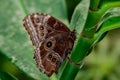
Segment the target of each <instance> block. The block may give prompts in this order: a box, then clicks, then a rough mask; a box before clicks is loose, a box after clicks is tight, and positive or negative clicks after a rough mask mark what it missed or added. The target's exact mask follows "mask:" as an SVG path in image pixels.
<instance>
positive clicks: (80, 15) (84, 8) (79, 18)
mask: <svg viewBox="0 0 120 80" xmlns="http://www.w3.org/2000/svg"><path fill="white" fill-rule="evenodd" d="M89 4H90V3H89V0H84V1H81V2H80V3H79V4H78V5H77V7H76V8H75V11H74V13H73V15H72V19H71V22H70V29H71V30H73V29H76V32H77V33H78V34H80V33H81V31H82V30H83V28H84V25H85V23H86V20H87V15H88V11H89Z"/></svg>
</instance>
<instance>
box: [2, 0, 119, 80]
mask: <svg viewBox="0 0 120 80" xmlns="http://www.w3.org/2000/svg"><path fill="white" fill-rule="evenodd" d="M66 1H67V2H68V0H66ZM79 1H80V0H76V1H75V3H74V5H72V8H71V6H67V7H68V8H69V9H71V11H74V8H75V6H76V5H77V4H78V3H79ZM67 4H70V5H71V4H72V2H69V3H67ZM0 5H1V7H0V80H34V79H37V80H48V77H46V76H45V75H44V74H42V73H41V72H39V70H38V69H37V68H36V65H35V62H34V59H33V49H34V48H33V46H32V44H31V41H30V39H29V35H28V34H27V32H26V31H25V29H24V27H23V25H22V24H23V22H22V20H23V18H24V17H25V16H26V15H27V14H29V13H33V12H43V13H48V14H50V15H52V16H54V17H56V18H58V19H60V20H61V21H62V22H64V23H65V24H66V25H68V26H69V21H70V19H71V17H70V16H71V15H72V12H69V9H68V11H67V9H66V4H65V1H64V0H58V1H57V0H56V1H54V0H0ZM67 13H70V14H67ZM76 80H120V29H115V30H112V31H110V32H109V33H108V34H107V36H106V37H105V38H104V39H103V40H102V41H101V42H100V43H99V44H98V45H97V46H96V47H95V48H94V50H93V51H92V52H91V54H90V55H88V56H87V57H86V58H85V59H84V66H83V67H82V68H81V69H80V71H79V73H78V75H77V77H76Z"/></svg>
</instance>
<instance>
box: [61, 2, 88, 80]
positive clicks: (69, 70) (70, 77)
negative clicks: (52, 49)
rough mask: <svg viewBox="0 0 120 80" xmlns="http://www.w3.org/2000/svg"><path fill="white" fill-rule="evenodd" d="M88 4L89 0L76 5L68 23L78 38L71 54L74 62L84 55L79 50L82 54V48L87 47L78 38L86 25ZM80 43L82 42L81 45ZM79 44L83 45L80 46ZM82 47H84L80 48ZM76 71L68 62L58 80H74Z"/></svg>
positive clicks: (77, 68)
mask: <svg viewBox="0 0 120 80" xmlns="http://www.w3.org/2000/svg"><path fill="white" fill-rule="evenodd" d="M89 4H90V1H89V0H82V1H81V2H80V3H79V4H78V6H77V7H76V8H75V11H74V13H73V16H72V20H71V23H70V29H71V30H73V29H76V32H77V33H78V34H76V35H77V36H78V39H77V40H76V43H75V46H74V49H73V51H72V53H71V59H72V60H73V61H76V62H77V61H79V60H81V59H83V55H84V53H83V54H82V52H80V49H84V50H82V51H83V52H84V51H85V49H86V48H84V47H87V46H86V44H84V40H82V38H80V33H81V31H82V29H83V27H84V25H85V23H86V19H87V15H88V10H89ZM81 41H83V43H82V42H81ZM81 43H82V44H83V45H81ZM82 46H84V47H83V48H81V47H82ZM78 71H79V67H78V66H77V67H76V66H74V65H73V64H71V63H69V62H68V63H67V64H66V66H65V69H64V71H63V73H62V76H61V78H60V80H74V78H75V76H76V74H77V72H78ZM66 74H67V75H66Z"/></svg>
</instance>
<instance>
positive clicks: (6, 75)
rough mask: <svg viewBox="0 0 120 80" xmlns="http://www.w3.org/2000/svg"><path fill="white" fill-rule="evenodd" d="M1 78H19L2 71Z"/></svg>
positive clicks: (9, 79) (2, 79) (1, 79)
mask: <svg viewBox="0 0 120 80" xmlns="http://www.w3.org/2000/svg"><path fill="white" fill-rule="evenodd" d="M0 80H17V78H15V77H14V76H13V75H12V74H10V73H6V72H0Z"/></svg>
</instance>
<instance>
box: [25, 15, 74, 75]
mask: <svg viewBox="0 0 120 80" xmlns="http://www.w3.org/2000/svg"><path fill="white" fill-rule="evenodd" d="M24 27H25V28H26V30H27V32H28V33H29V34H30V38H31V40H32V43H33V45H34V46H35V51H34V59H35V61H36V65H37V67H38V68H39V70H40V71H42V72H44V73H45V74H46V75H47V76H51V75H52V74H53V73H54V72H55V73H58V69H59V67H60V65H61V63H62V62H63V61H64V60H65V59H66V57H67V55H68V53H70V52H71V50H72V48H73V45H74V41H75V39H76V36H75V30H73V31H70V30H69V29H68V28H67V27H66V26H65V25H64V24H63V23H62V22H60V21H59V20H57V19H55V18H54V17H52V16H50V15H48V14H39V13H35V14H30V15H28V16H26V17H25V18H24Z"/></svg>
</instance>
